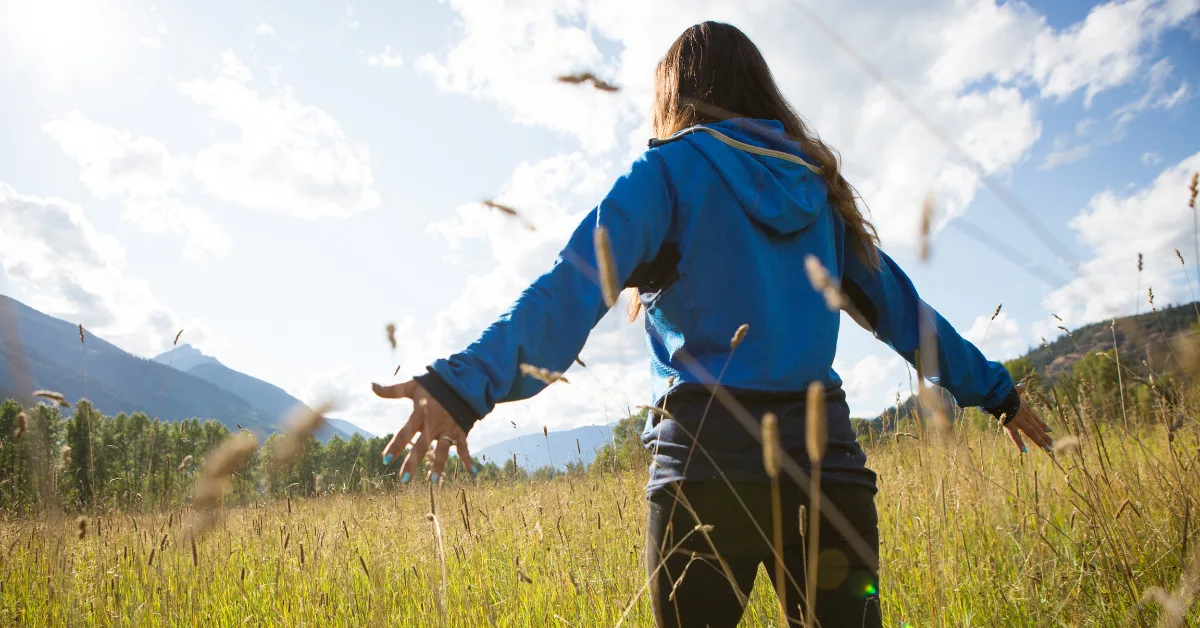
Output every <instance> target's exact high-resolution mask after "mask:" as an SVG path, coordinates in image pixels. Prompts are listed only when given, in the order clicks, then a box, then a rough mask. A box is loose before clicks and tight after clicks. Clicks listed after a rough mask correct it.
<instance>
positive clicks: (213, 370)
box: [154, 345, 374, 442]
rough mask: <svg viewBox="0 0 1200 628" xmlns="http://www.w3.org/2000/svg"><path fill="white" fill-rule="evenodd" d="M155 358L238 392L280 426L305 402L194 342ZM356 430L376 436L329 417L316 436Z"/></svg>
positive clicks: (365, 435) (346, 435)
mask: <svg viewBox="0 0 1200 628" xmlns="http://www.w3.org/2000/svg"><path fill="white" fill-rule="evenodd" d="M154 361H155V362H157V363H159V364H170V365H171V367H172V368H174V369H178V370H180V371H183V372H185V373H187V374H188V375H192V376H194V377H198V378H200V379H202V380H204V381H207V382H209V383H212V384H214V385H216V386H219V387H220V388H222V389H224V390H226V391H228V392H230V393H233V394H234V395H237V396H238V397H240V398H242V399H244V400H246V402H247V403H249V404H250V406H251V407H253V408H254V409H255V410H257V411H258V412H259V413H260V414H262V415H263V416H266V417H269V418H270V419H271V420H272V421H274V422H275V424H276V426H277V427H278V428H283V427H284V426H283V423H284V421H285V420H286V419H287V414H288V412H290V411H291V410H292V408H295V407H296V406H302V405H304V404H303V402H301V401H300V400H299V399H297V398H295V397H293V396H291V395H289V394H288V393H287V391H285V390H284V389H282V388H280V387H278V386H276V385H274V384H270V383H268V382H264V381H263V380H261V379H258V378H256V377H251V376H250V375H246V374H245V373H240V372H238V371H235V370H233V369H231V368H229V367H227V366H225V365H224V364H221V362H220V361H219V360H217V359H216V358H213V357H210V356H207V355H204V354H203V353H201V352H200V351H199V350H197V349H196V348H195V347H192V346H191V345H181V346H179V347H175V348H174V349H172V350H171V351H167V352H166V353H163V354H162V355H159V356H157V357H155V358H154ZM306 407H307V406H306ZM356 433H359V434H362V435H363V438H371V437H372V436H374V434H371V433H370V432H367V431H365V430H362V429H360V428H359V427H357V426H355V425H354V424H353V423H350V422H349V421H343V420H341V419H329V418H327V419H326V424H325V425H324V426H322V427H321V429H319V430H317V433H316V437H317V440H319V441H321V442H326V441H328V440H329V439H331V438H333V437H334V436H341V437H342V439H343V440H350V437H351V436H353V435H354V434H356Z"/></svg>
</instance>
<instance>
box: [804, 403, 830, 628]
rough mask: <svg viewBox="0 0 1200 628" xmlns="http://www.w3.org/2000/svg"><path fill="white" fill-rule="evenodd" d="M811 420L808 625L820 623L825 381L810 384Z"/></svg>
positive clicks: (807, 438)
mask: <svg viewBox="0 0 1200 628" xmlns="http://www.w3.org/2000/svg"><path fill="white" fill-rule="evenodd" d="M806 409H807V411H808V423H807V426H806V428H807V433H806V434H805V445H806V446H807V448H808V458H809V461H810V462H811V464H812V473H811V475H810V476H809V485H808V496H809V508H808V535H807V536H808V565H807V567H808V574H807V581H806V582H805V589H806V590H805V597H804V599H805V601H806V602H807V603H806V604H805V605H804V625H805V626H816V623H815V617H816V606H817V566H818V561H817V557H818V556H819V552H820V549H821V545H820V541H821V539H820V536H821V527H820V526H821V459H822V458H823V457H824V456H825V446H826V445H827V444H828V435H827V434H826V431H825V430H826V424H825V385H824V384H822V383H821V382H813V383H811V384H809V386H808V403H807V408H806Z"/></svg>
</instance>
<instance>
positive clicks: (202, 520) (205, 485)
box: [192, 432, 258, 559]
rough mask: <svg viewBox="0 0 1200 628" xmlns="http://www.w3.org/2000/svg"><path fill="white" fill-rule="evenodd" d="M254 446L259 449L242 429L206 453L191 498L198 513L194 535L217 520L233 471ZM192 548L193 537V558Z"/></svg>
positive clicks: (240, 466) (202, 531)
mask: <svg viewBox="0 0 1200 628" xmlns="http://www.w3.org/2000/svg"><path fill="white" fill-rule="evenodd" d="M255 449H258V440H257V439H255V438H254V435H253V434H251V433H249V432H242V433H240V434H238V435H236V436H232V437H230V438H229V439H227V440H226V441H225V442H224V443H221V445H220V446H219V447H217V449H216V450H214V451H213V452H212V453H210V454H209V455H208V458H207V459H206V460H205V462H204V470H203V472H202V473H203V475H202V477H201V480H200V482H199V483H198V484H197V485H196V492H195V495H194V496H193V500H192V503H193V505H194V506H195V508H196V515H197V520H196V521H195V522H194V523H193V524H192V536H193V537H194V536H195V535H198V534H202V533H204V532H205V531H206V530H208V529H209V528H210V527H212V526H213V524H215V523H216V522H217V519H218V517H219V512H218V508H219V507H220V506H221V502H222V500H223V498H224V497H225V491H226V490H227V489H228V487H229V484H230V482H231V479H232V477H233V473H234V472H235V471H237V470H238V469H240V468H242V467H244V466H245V465H246V463H247V462H248V461H249V460H250V456H251V455H252V454H253V453H254V450H255ZM195 551H196V549H195V544H194V541H193V547H192V553H193V559H194V556H195Z"/></svg>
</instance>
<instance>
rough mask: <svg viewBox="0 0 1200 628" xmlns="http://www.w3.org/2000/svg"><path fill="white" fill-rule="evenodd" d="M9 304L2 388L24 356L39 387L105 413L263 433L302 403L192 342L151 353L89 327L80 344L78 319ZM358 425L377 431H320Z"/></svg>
mask: <svg viewBox="0 0 1200 628" xmlns="http://www.w3.org/2000/svg"><path fill="white" fill-rule="evenodd" d="M8 312H12V314H13V315H14V316H13V320H12V322H14V323H15V328H16V330H17V334H18V339H19V340H20V349H19V351H18V348H17V347H16V346H14V345H13V344H12V343H10V342H8V336H7V335H6V334H0V391H14V390H17V388H18V387H17V385H16V381H15V378H14V373H12V372H10V369H11V368H12V366H11V365H13V364H19V363H24V364H25V367H24V368H25V369H26V370H28V372H29V377H30V379H31V380H32V381H31V384H32V386H33V387H34V388H35V389H39V388H42V389H49V390H54V391H57V392H60V393H62V394H63V395H65V396H66V397H67V399H70V400H72V401H73V400H76V399H82V398H87V399H89V400H90V401H91V402H92V404H93V405H94V406H95V407H96V408H97V409H98V410H100V411H101V412H103V413H104V414H109V415H116V414H120V413H122V412H124V413H126V414H132V413H134V412H144V413H146V414H147V415H149V416H151V417H158V418H160V419H162V420H166V421H181V420H184V419H192V418H198V419H215V420H217V421H220V422H221V423H222V424H224V425H225V426H226V427H228V428H229V429H231V430H236V429H237V426H238V425H239V424H240V425H241V426H242V427H244V428H246V429H248V430H250V431H252V432H255V433H256V434H257V435H258V436H259V437H260V438H265V437H266V436H267V435H269V434H271V433H273V432H278V431H281V430H282V429H283V427H284V426H283V419H284V417H285V415H286V413H287V412H288V410H290V409H291V408H292V407H294V406H296V405H298V404H300V400H299V399H296V398H295V397H293V396H291V395H289V394H288V393H287V392H286V391H284V390H283V389H282V388H279V387H278V386H275V385H273V384H270V383H267V382H264V381H262V380H260V379H257V378H254V377H251V376H249V375H246V374H244V373H239V372H237V371H235V370H233V369H231V368H229V367H227V366H225V365H224V364H221V362H220V361H219V360H217V359H216V358H213V357H210V356H207V355H204V354H203V353H202V352H200V351H199V350H198V349H196V348H195V347H192V346H191V345H186V344H185V345H180V346H178V347H174V348H173V349H172V350H171V351H168V352H166V353H164V354H162V355H160V356H158V357H156V358H154V359H153V360H146V359H143V358H140V357H138V356H135V355H132V354H130V353H127V352H125V351H123V350H121V349H120V348H118V347H117V346H115V345H113V344H111V343H109V342H107V341H105V340H104V339H103V338H100V337H99V336H96V335H93V334H92V333H90V332H87V330H86V329H85V332H87V333H85V338H86V342H85V343H83V344H81V343H80V342H79V327H78V325H76V324H74V323H68V322H66V321H62V320H59V319H57V318H54V317H52V316H48V315H46V314H43V313H41V312H39V311H37V310H35V309H33V308H31V307H28V306H26V305H24V304H22V303H21V302H19V301H17V300H15V299H11V298H9V297H6V296H3V295H0V316H7V314H8ZM85 349H86V358H85V353H84V351H85ZM8 396H9V395H4V396H0V399H4V398H7V397H8ZM355 433H360V434H362V435H363V437H364V438H370V437H372V436H373V434H370V433H368V432H366V431H363V430H361V429H360V428H358V427H357V426H355V425H353V424H351V423H349V422H347V421H342V420H339V419H329V420H328V424H327V425H326V426H324V427H323V428H322V429H321V430H319V431H318V433H317V438H318V439H320V440H321V441H322V442H324V441H327V440H329V439H330V438H332V437H333V436H335V435H337V436H341V437H342V438H343V439H346V440H349V439H350V437H351V436H353V435H354V434H355Z"/></svg>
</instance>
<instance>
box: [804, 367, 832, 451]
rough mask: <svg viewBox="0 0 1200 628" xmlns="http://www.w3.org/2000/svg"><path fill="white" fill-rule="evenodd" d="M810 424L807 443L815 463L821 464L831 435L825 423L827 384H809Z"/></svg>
mask: <svg viewBox="0 0 1200 628" xmlns="http://www.w3.org/2000/svg"><path fill="white" fill-rule="evenodd" d="M807 410H808V425H807V428H808V429H807V434H806V435H805V436H806V442H805V445H806V446H807V447H808V457H809V459H811V460H812V462H813V464H819V463H820V462H821V458H823V457H824V456H825V446H826V445H827V444H828V441H829V437H828V434H827V432H826V423H825V385H824V384H822V383H821V382H813V383H812V384H809V386H808V404H807Z"/></svg>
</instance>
